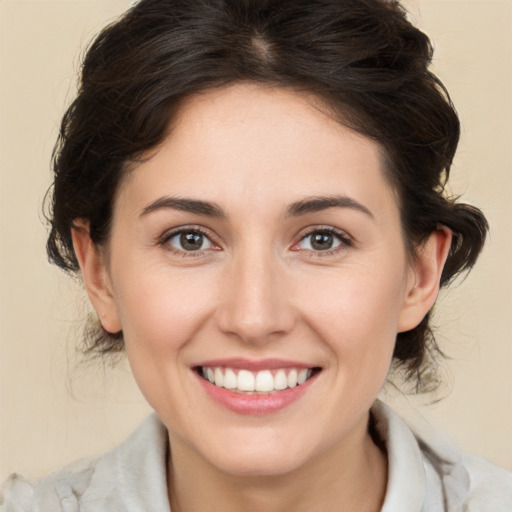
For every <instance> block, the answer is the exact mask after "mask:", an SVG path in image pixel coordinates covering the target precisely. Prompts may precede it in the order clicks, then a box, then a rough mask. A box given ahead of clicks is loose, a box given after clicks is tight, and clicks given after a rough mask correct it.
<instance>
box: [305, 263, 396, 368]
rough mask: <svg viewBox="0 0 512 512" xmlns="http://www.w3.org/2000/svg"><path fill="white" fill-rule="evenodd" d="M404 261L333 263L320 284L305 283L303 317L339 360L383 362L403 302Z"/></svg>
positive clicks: (392, 341)
mask: <svg viewBox="0 0 512 512" xmlns="http://www.w3.org/2000/svg"><path fill="white" fill-rule="evenodd" d="M404 267H405V265H404ZM404 267H398V269H396V268H393V267H392V266H391V267H389V266H388V267H387V269H386V270H387V272H385V271H384V270H382V268H381V266H373V265H370V266H367V267H363V266H357V267H355V266H354V267H352V268H344V269H336V270H335V271H334V272H332V274H331V276H329V278H326V279H323V280H322V281H321V282H322V283H323V284H322V286H321V287H320V286H314V283H311V286H306V287H305V290H307V293H306V292H303V294H302V299H301V302H302V303H303V304H307V306H304V307H303V308H302V309H303V313H304V317H305V320H306V322H307V323H308V324H309V325H310V326H311V328H312V329H314V330H315V331H317V332H320V333H321V338H322V339H324V340H326V343H327V344H328V345H329V346H330V349H331V350H332V351H333V352H336V353H338V357H339V359H340V361H342V362H350V363H354V364H355V363H356V362H357V361H359V362H360V363H361V364H363V361H365V363H364V364H368V365H371V364H372V362H373V363H374V364H375V365H380V364H383V365H384V367H387V366H388V362H386V361H387V360H389V361H390V360H391V356H392V353H393V348H394V344H395V339H396V334H397V332H398V328H397V327H398V318H399V313H400V310H401V307H402V304H403V297H404V273H403V272H401V269H402V268H404ZM381 270H382V271H381ZM340 356H341V357H340ZM377 356H382V357H377Z"/></svg>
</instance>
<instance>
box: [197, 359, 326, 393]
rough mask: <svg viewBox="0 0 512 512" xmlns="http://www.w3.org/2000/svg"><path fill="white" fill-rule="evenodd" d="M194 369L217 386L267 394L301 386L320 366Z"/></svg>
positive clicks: (211, 367) (243, 391) (318, 370)
mask: <svg viewBox="0 0 512 512" xmlns="http://www.w3.org/2000/svg"><path fill="white" fill-rule="evenodd" d="M195 370H196V372H197V373H198V374H199V375H200V376H201V377H202V378H203V379H205V380H207V381H208V382H210V383H211V384H213V385H214V386H216V387H218V388H224V389H228V390H230V391H233V392H235V393H243V394H269V393H275V392H278V391H284V390H286V389H291V388H295V387H297V386H301V385H302V384H304V383H305V382H307V381H308V380H309V379H310V378H311V377H313V376H314V375H316V374H317V373H319V372H320V371H321V368H319V367H313V368H277V369H272V370H260V371H257V372H253V371H249V370H245V369H236V368H229V367H223V366H198V367H196V368H195Z"/></svg>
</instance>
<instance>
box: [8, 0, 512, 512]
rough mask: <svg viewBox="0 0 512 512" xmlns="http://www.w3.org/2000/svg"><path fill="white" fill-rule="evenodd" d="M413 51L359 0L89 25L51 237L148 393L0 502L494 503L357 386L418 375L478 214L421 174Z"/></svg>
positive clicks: (435, 148) (479, 232)
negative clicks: (95, 453)
mask: <svg viewBox="0 0 512 512" xmlns="http://www.w3.org/2000/svg"><path fill="white" fill-rule="evenodd" d="M430 58H431V48H430V44H429V41H428V39H427V37H426V36H425V35H424V34H422V33H421V32H420V31H419V30H417V29H415V28H414V27H413V26H411V25H410V23H409V22H407V21H406V19H405V16H404V13H403V11H402V10H401V8H400V7H399V6H398V5H397V4H395V3H390V2H384V1H380V0H371V1H370V0H358V1H350V2H349V1H347V2H339V1H333V0H322V1H317V2H311V1H307V2H306V1H297V0H294V1H291V0H289V1H285V0H282V1H278V2H275V1H273V2H262V1H252V2H251V1H240V0H236V1H235V0H233V1H199V0H197V1H190V0H189V1H187V2H181V1H177V0H172V1H166V2H162V1H161V0H159V1H157V0H143V1H142V2H140V3H139V4H137V5H136V6H135V7H134V8H133V9H132V10H131V11H129V12H128V13H127V14H126V15H125V16H124V17H123V18H122V19H121V20H119V21H118V22H117V23H115V24H113V25H112V26H110V27H108V28H107V29H105V31H103V32H102V33H101V34H100V35H99V36H98V38H97V39H96V41H95V43H94V44H93V45H92V47H91V48H90V50H89V52H88V54H87V56H86V59H85V62H84V67H83V71H82V79H81V87H80V90H79V93H78V96H77V98H76V100H75V101H74V103H73V104H72V106H71V107H70V109H69V110H68V112H67V114H66V116H65V118H64V120H63V124H62V130H61V136H60V139H59V142H58V145H57V148H56V153H55V162H54V170H55V183H54V193H53V203H52V219H51V222H52V229H51V233H50V237H49V241H48V251H49V254H50V257H51V258H52V259H53V261H54V262H55V263H57V264H58V265H59V266H61V267H62V268H64V269H65V270H68V271H71V272H78V271H80V272H81V274H82V276H83V279H84V283H85V285H86V288H87V291H88V293H89V297H90V299H91V302H92V304H93V306H94V308H95V310H96V312H97V314H98V317H99V320H100V323H99V325H93V326H91V329H90V331H89V341H90V350H91V351H96V352H100V353H104V354H107V353H114V352H119V351H124V350H126V353H127V356H128V359H129V361H130V365H131V367H132V370H133V373H134V376H135V379H136V381H137V383H138V385H139V387H140V389H141V391H142V392H143V394H144V395H145V397H146V398H147V400H148V402H149V403H150V404H151V406H152V407H153V408H154V409H155V411H156V415H154V416H152V417H151V418H150V419H148V421H147V422H146V423H145V424H144V425H143V426H142V427H141V428H140V429H139V430H138V431H137V432H136V433H135V434H134V435H133V436H132V437H131V438H130V439H129V440H128V441H127V442H126V443H125V444H123V445H122V446H120V447H119V448H118V449H116V450H114V451H113V452H109V453H108V454H106V455H104V456H103V457H100V458H99V459H96V460H92V461H86V462H80V463H78V464H75V465H72V466H70V467H68V468H66V469H64V470H62V471H60V472H57V473H56V474H53V475H51V476H49V477H47V478H45V479H43V480H42V481H40V482H38V483H36V484H34V485H31V484H29V483H27V482H25V481H24V480H22V479H19V478H17V477H14V478H12V479H11V481H10V482H9V483H8V486H7V490H6V498H5V503H4V509H5V510H65V511H74V510H83V511H87V510H94V511H98V510H100V511H101V510H164V511H165V510H169V507H170V509H171V510H172V511H173V512H177V511H187V512H188V511H190V512H193V511H196V510H204V509H205V504H206V508H207V509H208V510H222V511H229V510H247V511H251V510H269V511H272V510H298V511H300V510H321V511H331V510H332V511H334V510H336V511H338V510H339V511H343V510H360V511H378V510H382V511H385V512H390V511H398V510H404V511H405V510H407V511H416V510H418V511H420V510H428V511H438V510H486V509H487V510H493V511H495V510H496V511H500V510H507V507H508V506H509V505H508V504H509V503H510V500H511V499H512V490H511V489H512V480H511V477H510V475H509V474H507V473H505V472H504V471H501V470H498V469H496V468H494V467H492V466H491V465H489V464H487V463H485V462H483V461H481V460H478V459H474V458H470V457H461V456H459V455H457V454H453V453H448V452H446V451H443V450H440V449H439V448H438V447H436V446H434V445H429V444H427V443H426V442H425V441H423V440H422V439H420V438H417V437H415V436H414V435H413V434H412V433H411V432H410V430H409V429H408V428H407V427H406V425H405V424H404V423H402V422H401V420H400V419H399V418H398V417H396V416H395V415H394V414H393V413H392V412H391V411H390V410H389V409H387V408H386V407H385V406H384V405H383V404H381V403H379V402H378V401H376V397H377V394H378V392H379V390H380V389H381V387H382V385H383V384H384V381H385V380H386V377H387V375H388V372H389V370H390V367H391V366H393V369H394V371H399V372H403V374H405V375H406V376H407V377H408V378H409V381H410V382H411V383H414V385H415V386H417V388H418V389H425V388H429V387H431V386H432V385H434V384H435V381H433V380H429V379H428V378H427V376H430V375H431V374H432V371H431V370H432V365H433V361H432V357H433V356H435V355H436V352H437V346H436V344H435V341H434V339H433V337H432V335H431V333H430V329H429V323H428V321H429V311H430V310H431V308H432V306H433V304H434V302H435V299H436V297H437V293H438V290H439V287H440V286H443V285H446V284H448V283H449V282H450V280H451V279H453V278H454V277H455V276H456V275H457V274H458V273H459V272H461V271H464V270H467V269H469V268H471V266H472V265H473V264H474V262H475V260H476V258H477V256H478V253H479V252H480V250H481V247H482V245H483V242H484V238H485V232H486V229H487V224H486V221H485V219H484V217H483V215H482V214H481V212H480V211H479V210H477V209H475V208H472V207H470V206H468V205H464V204H458V203H455V202H453V201H452V200H450V199H448V198H446V197H445V196H444V195H443V185H444V182H445V179H446V178H447V177H448V173H449V169H450V164H451V161H452V159H453V154H454V152H455V149H456V145H457V141H458V135H459V124H458V119H457V116H456V114H455V112H454V110H453V107H452V105H451V103H450V101H449V99H448V96H447V93H446V91H445V90H444V88H443V86H442V84H441V83H440V82H439V81H438V79H437V78H436V77H435V76H433V75H432V74H431V73H430V72H429V71H428V64H429V62H430Z"/></svg>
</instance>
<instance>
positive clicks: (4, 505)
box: [0, 459, 99, 512]
mask: <svg viewBox="0 0 512 512" xmlns="http://www.w3.org/2000/svg"><path fill="white" fill-rule="evenodd" d="M98 460H99V459H87V460H85V459H84V460H80V461H77V462H75V463H73V464H70V465H69V466H66V467H65V468H63V469H61V470H59V471H55V472H54V473H51V474H49V475H47V476H46V477H44V478H42V479H41V480H38V481H35V482H33V481H30V480H28V479H27V478H25V477H23V476H21V475H18V474H13V475H11V476H10V477H9V478H8V479H7V481H6V482H5V483H4V484H3V486H2V490H1V492H0V504H1V509H0V510H1V512H29V511H30V512H36V511H50V510H51V511H55V512H60V511H63V512H75V511H78V499H79V498H80V496H81V495H82V494H83V492H84V491H85V489H87V488H88V487H89V485H90V482H91V477H92V475H93V473H94V468H95V466H96V464H97V461H98Z"/></svg>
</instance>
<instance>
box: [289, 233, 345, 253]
mask: <svg viewBox="0 0 512 512" xmlns="http://www.w3.org/2000/svg"><path fill="white" fill-rule="evenodd" d="M315 234H327V235H332V236H333V237H335V238H336V239H337V240H338V242H339V245H338V246H336V247H333V248H332V249H325V250H317V251H315V250H314V249H303V251H308V253H309V254H310V255H311V256H313V257H315V258H324V257H328V256H334V255H336V254H339V253H340V252H341V251H344V250H346V249H347V248H349V247H352V246H353V245H354V242H353V240H352V238H351V237H350V236H349V235H347V233H345V232H344V231H341V230H339V229H335V228H333V227H331V226H321V227H315V228H313V229H310V230H308V231H307V232H306V233H305V234H303V235H302V236H301V238H300V240H299V241H298V242H297V243H295V244H294V245H293V247H296V246H297V245H299V244H300V243H301V242H303V241H304V240H306V239H307V238H308V237H311V236H313V235H315ZM293 247H292V250H293ZM297 251H300V249H297Z"/></svg>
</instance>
